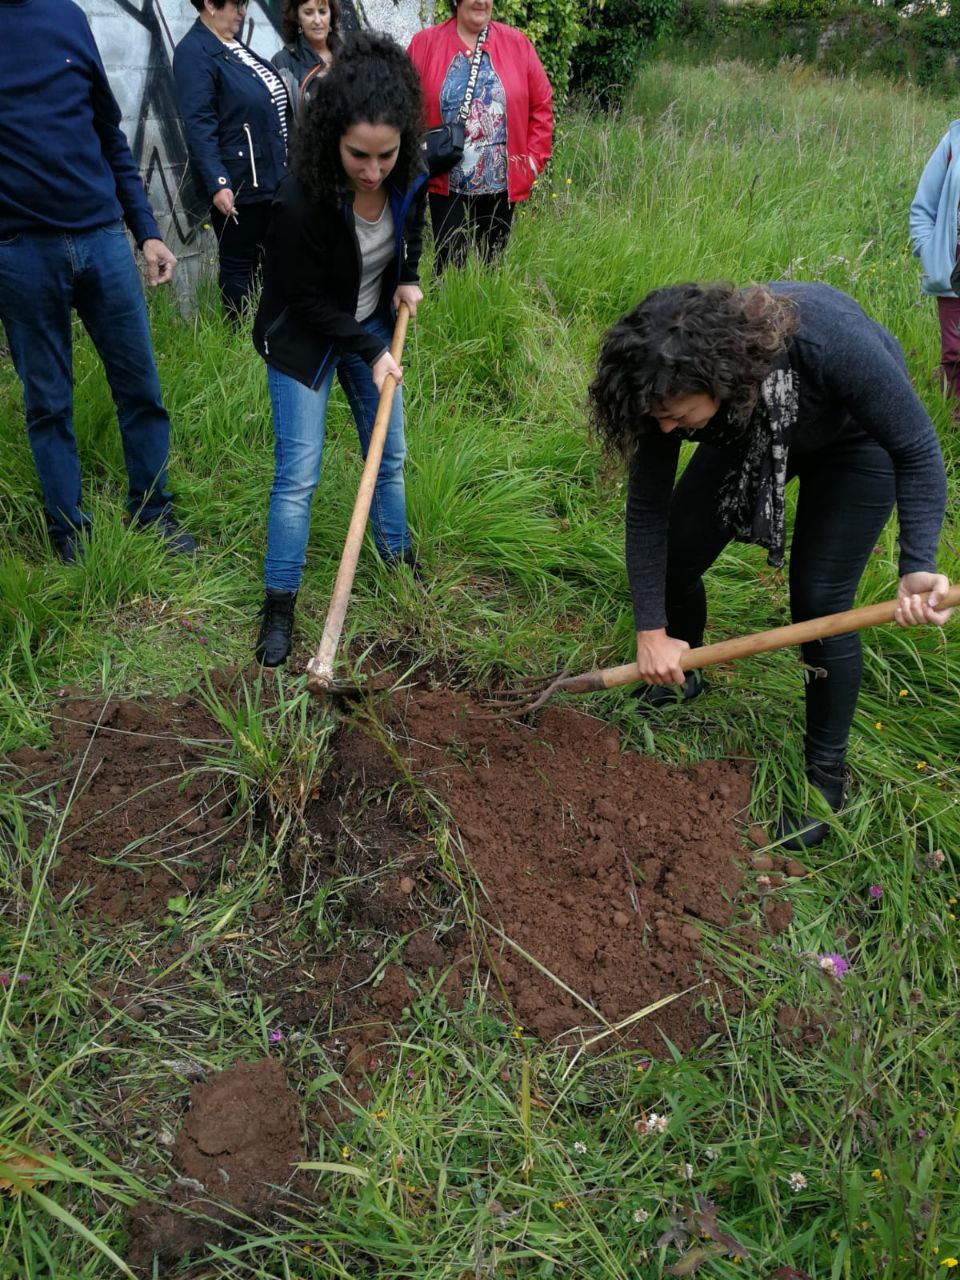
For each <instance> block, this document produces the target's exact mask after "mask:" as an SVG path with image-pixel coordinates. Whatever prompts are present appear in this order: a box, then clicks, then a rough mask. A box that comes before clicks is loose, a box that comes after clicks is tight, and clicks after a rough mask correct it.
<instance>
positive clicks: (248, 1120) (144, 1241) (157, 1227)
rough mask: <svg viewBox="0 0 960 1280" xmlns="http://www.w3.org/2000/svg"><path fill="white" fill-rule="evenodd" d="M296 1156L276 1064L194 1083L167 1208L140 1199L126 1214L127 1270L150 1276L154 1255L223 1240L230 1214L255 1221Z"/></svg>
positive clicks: (293, 1109)
mask: <svg viewBox="0 0 960 1280" xmlns="http://www.w3.org/2000/svg"><path fill="white" fill-rule="evenodd" d="M302 1159H303V1147H302V1145H301V1142H300V1122H299V1116H298V1103H297V1097H296V1095H295V1094H294V1093H293V1092H292V1091H291V1090H290V1089H289V1088H288V1087H287V1083H286V1078H285V1073H284V1069H283V1065H282V1064H281V1063H280V1062H278V1061H277V1060H276V1059H273V1058H261V1059H260V1060H259V1061H258V1062H241V1063H239V1064H238V1065H237V1066H235V1067H231V1068H230V1070H229V1071H223V1072H221V1073H220V1074H219V1075H216V1076H214V1077H213V1078H212V1079H211V1080H210V1081H209V1082H208V1083H206V1084H198V1085H195V1086H194V1088H193V1089H192V1090H191V1091H190V1110H189V1112H188V1113H187V1117H186V1120H185V1122H184V1125H183V1128H182V1129H181V1130H180V1132H179V1133H178V1134H177V1137H176V1141H175V1143H174V1147H173V1162H174V1166H175V1168H176V1170H177V1173H178V1177H177V1179H176V1180H175V1181H174V1182H172V1183H171V1184H170V1187H169V1188H168V1191H167V1195H166V1197H165V1200H166V1203H157V1202H154V1201H145V1200H141V1201H140V1202H139V1203H138V1204H136V1205H134V1206H133V1208H132V1209H131V1210H130V1214H129V1226H130V1243H129V1247H128V1253H127V1260H128V1262H129V1263H130V1265H131V1267H133V1268H134V1269H140V1270H141V1271H142V1272H143V1273H144V1274H147V1275H150V1274H152V1267H153V1260H154V1257H155V1256H156V1257H157V1258H159V1260H160V1262H161V1263H169V1262H174V1261H176V1260H177V1259H178V1258H182V1257H183V1256H184V1255H185V1254H187V1253H191V1252H193V1251H195V1250H196V1249H198V1248H200V1247H202V1246H204V1245H206V1244H208V1243H212V1242H215V1241H218V1240H222V1239H223V1238H224V1237H225V1236H226V1234H227V1232H228V1230H229V1228H230V1225H231V1223H233V1225H234V1226H235V1227H236V1226H237V1225H238V1224H239V1219H238V1218H236V1217H235V1215H234V1213H233V1211H234V1210H235V1211H236V1213H237V1214H245V1215H249V1216H251V1217H253V1218H255V1219H257V1218H262V1217H263V1216H264V1215H266V1214H268V1213H269V1212H270V1211H271V1210H272V1209H273V1208H274V1207H276V1206H277V1204H278V1199H279V1197H280V1195H281V1194H282V1188H283V1187H284V1186H285V1185H286V1184H287V1183H288V1182H289V1181H290V1179H291V1178H292V1177H293V1175H294V1165H295V1163H296V1162H297V1161H298V1160H302ZM172 1206H177V1208H179V1210H180V1212H178V1211H177V1208H174V1207H172ZM195 1215H202V1216H195ZM161 1274H162V1273H161Z"/></svg>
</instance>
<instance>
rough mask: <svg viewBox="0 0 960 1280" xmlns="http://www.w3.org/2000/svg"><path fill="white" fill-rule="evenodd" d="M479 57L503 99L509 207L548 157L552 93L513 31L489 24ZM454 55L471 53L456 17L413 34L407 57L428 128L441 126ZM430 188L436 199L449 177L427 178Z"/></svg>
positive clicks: (528, 48)
mask: <svg viewBox="0 0 960 1280" xmlns="http://www.w3.org/2000/svg"><path fill="white" fill-rule="evenodd" d="M483 51H484V53H486V54H488V55H489V57H490V62H491V64H492V66H493V69H494V70H495V71H496V73H497V75H498V76H499V77H500V82H501V83H502V85H503V91H504V94H505V96H506V101H507V196H508V197H509V199H510V201H511V203H516V201H518V200H526V198H527V197H528V196H529V194H530V188H531V187H532V186H533V180H534V178H536V177H538V175H539V174H541V173H542V172H543V167H544V165H545V164H546V163H547V161H548V160H549V159H550V148H551V144H552V142H553V90H552V89H551V88H550V81H549V80H548V79H547V73H546V72H545V71H544V69H543V67H542V66H541V64H540V59H539V58H538V57H537V51H536V49H534V47H533V45H532V44H531V43H530V41H529V40H528V39H527V37H526V36H525V35H524V34H523V32H522V31H518V30H517V29H516V27H509V26H507V25H506V23H503V22H491V23H490V30H489V32H488V33H487V41H486V44H485V45H484V46H483ZM459 52H463V53H464V54H465V55H466V56H467V57H468V58H469V57H471V56H472V53H473V51H472V50H471V49H468V48H467V47H466V45H464V43H463V41H462V40H461V39H460V37H459V36H458V35H457V21H456V18H450V19H448V20H447V21H446V22H441V24H440V25H439V26H438V27H427V28H426V30H424V31H418V32H417V34H416V35H415V36H414V37H413V39H412V40H411V41H410V46H409V48H408V49H407V53H408V54H409V55H410V60H411V62H412V63H413V65H414V66H415V67H416V68H417V73H418V75H419V76H420V82H421V84H422V85H423V97H424V102H425V104H426V109H427V128H428V129H432V128H435V127H436V126H437V125H440V124H443V120H442V118H441V116H440V89H441V87H442V85H443V81H444V77H445V76H446V74H447V71H448V69H449V67H450V63H451V62H453V60H454V58H455V57H456V55H457V54H458V53H459ZM429 190H430V191H432V192H434V193H435V194H437V195H443V196H445V195H448V194H449V192H450V179H449V175H448V174H446V173H444V174H441V175H440V177H438V178H431V179H430V186H429Z"/></svg>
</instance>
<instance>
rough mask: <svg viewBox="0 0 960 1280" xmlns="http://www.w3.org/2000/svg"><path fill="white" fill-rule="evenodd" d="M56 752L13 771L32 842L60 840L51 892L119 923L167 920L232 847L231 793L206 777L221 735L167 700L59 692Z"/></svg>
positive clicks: (191, 703) (206, 716)
mask: <svg viewBox="0 0 960 1280" xmlns="http://www.w3.org/2000/svg"><path fill="white" fill-rule="evenodd" d="M50 732H51V743H50V746H49V747H46V748H45V749H43V750H40V751H35V750H32V749H31V748H29V747H24V748H22V749H21V750H19V751H16V752H15V753H14V754H13V755H12V756H11V757H10V758H9V759H8V760H7V761H6V763H7V764H8V765H11V766H13V773H14V780H15V781H14V786H15V788H16V790H18V791H19V792H20V794H21V795H24V796H26V795H30V796H31V797H32V801H31V810H32V813H33V814H34V816H35V820H34V821H33V822H32V824H31V837H32V838H33V840H34V842H35V843H39V842H40V841H41V840H42V839H44V837H45V836H49V835H50V834H52V833H54V832H55V831H56V830H57V828H58V827H59V825H60V823H61V821H62V824H63V830H62V834H61V837H60V840H59V844H58V850H57V854H58V856H57V860H56V863H55V865H54V868H53V872H52V875H51V878H50V882H49V883H50V886H51V888H52V891H53V893H54V895H55V897H56V898H57V899H58V901H60V900H62V899H63V898H65V897H66V896H67V895H68V894H71V893H74V892H76V893H77V894H78V910H79V911H80V913H81V914H82V915H84V916H85V917H88V918H90V919H91V920H97V919H101V920H105V921H107V922H109V923H112V924H124V923H128V922H138V923H139V922H142V921H144V920H146V919H150V918H151V917H160V916H162V915H163V914H164V913H165V911H166V907H167V902H168V900H169V899H170V898H172V897H177V896H179V895H182V894H184V893H193V892H196V891H197V890H199V889H202V888H203V887H204V886H205V885H206V883H207V881H208V880H209V879H210V878H211V876H213V875H215V874H216V871H217V868H218V866H219V864H220V861H221V859H222V858H223V857H224V856H225V854H226V853H227V852H228V850H229V849H230V848H231V847H232V845H233V844H234V843H235V838H234V835H233V833H232V830H231V814H230V804H229V793H228V791H227V789H226V788H225V786H224V783H223V779H222V776H221V774H220V773H218V772H217V771H216V770H215V769H211V767H210V763H209V761H210V755H211V752H212V751H214V750H216V749H218V748H219V749H221V750H222V749H223V734H222V731H221V730H220V729H219V726H218V725H217V724H216V722H215V721H214V720H213V718H212V717H211V715H210V713H209V712H208V711H207V710H206V708H205V707H203V706H202V704H201V703H200V702H199V701H198V700H197V699H195V698H193V697H190V696H188V695H184V696H182V697H179V698H174V699H172V700H170V699H165V698H145V699H143V700H138V701H134V700H121V699H116V698H111V699H108V700H107V701H104V700H103V699H99V700H95V699H89V698H85V697H83V696H82V695H78V694H75V693H71V692H70V691H68V690H64V691H62V696H61V699H60V701H59V703H58V704H57V706H56V708H55V710H54V713H53V715H52V716H51V718H50Z"/></svg>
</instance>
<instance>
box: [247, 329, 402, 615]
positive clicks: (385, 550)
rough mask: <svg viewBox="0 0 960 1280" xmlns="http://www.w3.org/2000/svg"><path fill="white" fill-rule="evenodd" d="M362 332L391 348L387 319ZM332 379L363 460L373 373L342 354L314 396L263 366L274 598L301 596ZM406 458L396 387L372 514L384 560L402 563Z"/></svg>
mask: <svg viewBox="0 0 960 1280" xmlns="http://www.w3.org/2000/svg"><path fill="white" fill-rule="evenodd" d="M363 327H364V328H365V329H366V330H367V332H368V333H373V334H376V336H377V337H378V338H382V339H383V341H384V344H385V345H386V346H389V344H390V336H391V330H390V323H389V321H388V319H387V318H386V317H385V316H382V315H374V316H371V317H370V319H369V320H365V321H363ZM334 371H336V373H337V376H338V377H339V379H340V385H341V386H342V387H343V389H344V391H345V392H346V396H347V400H348V402H349V404H350V408H351V410H352V412H353V418H354V421H355V422H356V424H357V434H358V435H359V437H360V447H361V449H362V451H363V456H364V458H366V456H367V448H368V446H369V444H370V434H371V432H372V430H373V421H374V418H375V417H376V416H377V406H378V404H379V403H380V397H379V395H378V393H377V389H376V387H375V386H374V382H373V371H372V369H371V368H370V366H369V365H368V364H367V362H366V361H365V360H362V359H361V358H360V357H359V356H354V355H347V354H342V355H340V356H338V357H336V358H335V359H334V360H332V361H331V364H330V367H329V368H328V370H327V373H326V376H325V377H324V379H323V382H322V383H321V384H320V386H319V387H318V388H317V390H316V391H312V390H311V389H310V388H309V387H306V386H304V385H303V383H302V382H297V381H296V380H295V379H294V378H291V377H289V376H288V375H287V374H285V373H281V372H280V371H279V370H278V369H275V368H274V367H273V365H270V364H268V365H267V386H268V389H269V391H270V403H271V405H272V406H273V433H274V447H273V457H274V473H273V488H272V489H271V491H270V514H269V517H268V520H267V558H266V562H265V564H264V572H263V576H264V582H265V584H266V586H267V587H268V588H270V589H272V590H274V591H296V590H298V588H299V586H300V580H301V578H302V576H303V566H304V562H305V560H306V553H307V537H308V535H309V533H310V504H311V502H312V501H313V495H314V491H315V490H316V487H317V484H318V482H319V480H320V463H321V461H322V458H323V439H324V433H325V431H326V422H327V401H328V400H329V399H330V392H331V390H332V388H333V375H334ZM406 452H407V447H406V443H405V441H404V436H403V397H402V394H401V389H400V388H399V387H398V388H397V389H396V392H395V393H394V397H393V408H392V410H391V413H390V422H389V424H388V426H387V438H386V442H385V443H384V446H383V460H382V461H381V463H380V471H379V473H378V475H377V485H376V488H375V489H374V493H373V502H372V504H371V507H370V522H371V524H372V525H373V540H374V542H375V543H376V547H377V550H378V551H379V552H380V555H381V556H382V557H383V558H384V559H385V560H391V559H393V558H394V557H396V556H401V555H402V554H403V553H404V551H406V550H407V549H408V548H409V546H410V536H409V534H408V532H407V505H406V497H405V494H404V488H403V460H404V458H405V457H406ZM344 533H346V530H344Z"/></svg>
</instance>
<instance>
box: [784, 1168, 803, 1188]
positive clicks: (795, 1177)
mask: <svg viewBox="0 0 960 1280" xmlns="http://www.w3.org/2000/svg"><path fill="white" fill-rule="evenodd" d="M806 1185H807V1179H806V1177H805V1176H804V1174H802V1173H799V1172H798V1173H791V1174H790V1176H789V1178H787V1186H788V1187H789V1188H790V1190H791V1191H803V1189H804V1188H805V1187H806Z"/></svg>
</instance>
